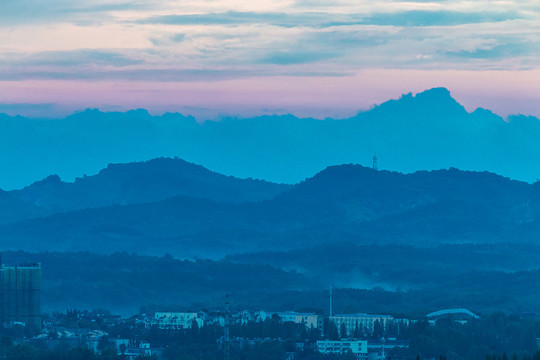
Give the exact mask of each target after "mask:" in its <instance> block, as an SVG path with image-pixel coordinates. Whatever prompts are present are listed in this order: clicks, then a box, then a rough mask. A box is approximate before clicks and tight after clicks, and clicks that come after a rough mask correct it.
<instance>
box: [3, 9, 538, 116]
mask: <svg viewBox="0 0 540 360" xmlns="http://www.w3.org/2000/svg"><path fill="white" fill-rule="evenodd" d="M539 80H540V3H539V2H538V1H537V0H520V1H482V0H479V1H462V0H439V1H428V0H424V1H423V0H410V1H390V0H379V1H365V0H354V1H348V0H336V1H320V0H275V1H252V0H251V1H244V0H226V1H225V0H180V1H177V0H175V1H170V0H154V1H141V0H139V1H122V0H107V1H104V0H86V1H84V2H82V1H80V0H50V1H43V0H2V1H0V112H5V113H8V114H23V115H26V116H33V117H55V116H61V115H67V114H69V113H71V112H73V111H78V110H82V109H85V108H100V109H102V110H105V111H113V110H115V111H116V110H128V109H133V108H146V109H148V110H149V111H150V112H151V113H154V114H160V113H163V112H166V111H170V112H175V111H177V112H182V113H184V114H192V115H195V116H197V117H198V118H199V119H203V120H204V119H212V118H216V117H218V116H223V115H239V116H251V115H259V114H274V113H277V114H279V113H293V114H295V115H298V116H313V117H316V118H325V117H334V118H339V117H348V116H351V115H353V114H355V113H356V112H358V111H359V110H365V109H368V108H370V107H371V106H373V105H374V104H378V103H381V102H383V101H385V100H387V99H390V98H397V97H399V96H400V95H401V94H403V93H408V92H413V93H416V92H420V91H422V90H425V89H428V88H432V87H438V86H444V87H447V88H448V89H450V90H451V91H452V95H453V96H454V97H455V98H456V99H457V100H458V101H459V102H460V103H462V104H463V105H464V106H465V107H466V108H467V109H468V110H470V111H472V110H474V109H475V108H477V107H484V108H488V109H491V110H493V111H495V112H496V113H498V114H500V115H502V116H507V115H509V114H516V113H521V114H528V115H535V116H540V81H539Z"/></svg>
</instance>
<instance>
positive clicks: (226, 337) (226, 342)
mask: <svg viewBox="0 0 540 360" xmlns="http://www.w3.org/2000/svg"><path fill="white" fill-rule="evenodd" d="M229 315H230V314H229V295H225V328H224V333H223V358H224V360H229V359H230V357H231V354H230V344H231V338H230V332H229V330H230V324H229Z"/></svg>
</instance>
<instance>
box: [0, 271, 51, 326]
mask: <svg viewBox="0 0 540 360" xmlns="http://www.w3.org/2000/svg"><path fill="white" fill-rule="evenodd" d="M0 321H1V322H2V323H15V322H19V323H24V324H25V325H26V326H32V327H37V328H40V327H41V264H40V263H29V264H21V265H18V266H4V264H1V265H0Z"/></svg>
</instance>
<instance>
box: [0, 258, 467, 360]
mask: <svg viewBox="0 0 540 360" xmlns="http://www.w3.org/2000/svg"><path fill="white" fill-rule="evenodd" d="M331 301H332V299H331V298H330V304H331ZM40 302H41V264H39V263H31V264H21V265H18V266H9V267H8V266H5V265H4V264H2V263H1V258H0V321H1V323H2V324H4V326H15V325H22V326H31V327H33V328H37V329H41V328H42V317H41V306H40ZM92 316H93V317H96V318H95V319H90V317H92ZM80 318H85V319H86V320H90V321H98V320H99V322H100V323H102V324H105V325H109V326H115V325H118V324H119V323H120V322H121V321H122V319H121V318H120V317H119V316H112V315H105V314H94V313H88V312H83V313H77V320H80ZM87 318H88V319H87ZM268 318H272V319H278V320H279V321H281V322H282V323H295V324H302V325H304V326H305V327H306V329H318V330H320V333H321V334H322V335H323V340H318V341H316V343H313V342H312V343H307V342H306V343H302V342H301V343H298V344H297V350H304V349H306V348H308V347H310V348H311V349H312V350H315V351H318V352H320V353H322V354H345V353H351V354H354V355H355V357H356V358H357V359H358V360H381V359H384V358H385V353H387V352H388V350H390V349H394V348H396V347H397V348H403V347H407V346H408V343H407V341H402V340H397V339H396V338H391V337H390V338H386V339H384V338H380V340H375V341H374V340H365V339H362V336H365V334H371V335H372V336H371V338H374V337H376V336H374V335H376V334H379V335H381V336H382V334H385V333H386V330H387V328H388V326H389V325H390V324H396V323H399V324H401V325H405V326H408V325H409V323H410V320H408V319H396V318H394V317H393V316H391V315H373V314H365V313H360V314H335V315H333V314H332V308H331V307H330V316H323V315H318V314H315V313H305V312H294V311H285V312H283V311H276V312H271V311H269V312H267V311H247V310H243V311H237V312H232V313H230V312H226V313H223V312H218V313H211V314H209V313H206V312H155V313H154V314H153V315H151V316H145V315H144V316H142V317H140V318H139V319H138V320H137V323H138V325H144V328H146V329H151V328H158V329H162V330H183V329H192V328H194V327H199V328H200V327H202V326H204V325H217V326H221V327H229V326H235V325H246V324H248V323H250V322H255V323H257V322H264V321H266V320H267V319H268ZM447 318H452V319H453V320H454V321H459V322H466V321H468V320H469V319H475V318H478V316H477V315H475V314H473V313H472V312H470V311H469V310H467V309H447V310H441V311H437V312H433V313H430V314H428V315H427V319H428V320H429V321H430V323H432V324H433V323H436V322H437V321H439V320H441V319H447ZM328 324H333V325H335V328H336V329H338V331H339V338H340V339H339V340H330V339H328V337H326V338H325V337H324V335H325V330H326V329H325V328H324V327H325V325H328ZM224 333H225V334H227V333H228V330H226V331H224ZM51 334H53V335H54V336H51ZM330 338H334V337H331V336H330ZM45 339H46V341H47V343H48V344H50V346H53V347H54V346H55V344H56V343H57V342H60V341H62V342H66V341H68V342H69V341H72V342H73V343H74V344H75V343H78V344H80V343H81V341H83V342H84V343H85V344H86V346H88V348H89V349H92V350H94V351H95V352H99V348H100V347H102V346H103V343H102V342H103V341H104V340H103V339H108V333H106V332H103V331H99V330H89V329H88V330H84V329H80V328H78V329H77V331H70V330H67V329H58V328H55V326H54V325H53V324H48V323H45V328H44V329H43V331H42V335H40V336H38V337H36V338H35V340H45ZM268 340H273V341H280V340H281V339H263V338H261V339H244V338H234V339H228V338H227V340H226V338H225V337H222V338H221V339H218V344H219V343H220V342H221V344H224V343H225V342H228V343H229V344H231V343H234V344H236V343H238V344H237V345H238V346H240V347H242V346H244V345H245V344H255V343H259V342H264V341H268ZM107 341H112V343H113V344H112V345H113V346H114V348H115V349H116V351H117V352H118V354H124V355H125V358H127V359H134V358H136V357H138V356H141V355H143V356H156V357H158V358H159V357H160V355H161V353H162V352H163V349H159V348H153V347H152V346H151V345H150V343H148V342H144V341H143V342H140V341H139V342H135V341H133V340H130V339H112V340H107ZM109 345H111V344H109Z"/></svg>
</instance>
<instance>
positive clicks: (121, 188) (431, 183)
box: [0, 159, 540, 258]
mask: <svg viewBox="0 0 540 360" xmlns="http://www.w3.org/2000/svg"><path fill="white" fill-rule="evenodd" d="M195 174H199V175H200V176H196V175H195ZM158 179H161V180H158ZM186 179H189V181H187V180H186ZM181 180H184V183H183V182H182V181H181ZM51 184H52V185H51ZM104 184H105V185H104ZM145 184H146V187H148V189H145ZM198 184H200V186H199V187H198ZM231 184H232V185H231ZM153 188H160V189H159V190H152V189H153ZM51 189H52V190H51ZM62 189H68V190H66V191H65V192H63V190H62ZM223 189H233V190H234V191H232V190H231V191H230V193H229V194H228V196H226V195H227V194H219V196H218V195H216V194H217V193H220V192H227V191H229V190H227V191H225V190H223ZM243 189H245V190H243ZM78 191H80V193H78ZM242 191H245V193H244V194H243V195H242V196H239V195H237V193H238V192H242ZM139 193H140V197H137V194H139ZM12 194H13V195H12ZM167 194H169V196H168V195H167ZM254 194H255V195H257V196H255V195H254ZM9 195H10V196H12V197H13V196H14V195H17V196H19V199H17V200H19V201H23V200H24V201H27V202H28V204H31V205H32V204H37V205H39V204H49V205H48V206H47V207H46V208H47V210H48V211H53V210H54V209H56V210H58V209H60V210H63V211H64V212H57V213H55V214H53V215H50V216H46V217H37V218H34V219H27V220H23V221H19V222H16V223H11V224H4V225H3V226H0V234H1V239H2V240H1V246H2V247H3V248H9V249H22V250H29V249H32V250H33V251H39V250H47V251H50V250H63V251H65V250H69V251H79V250H88V251H95V252H102V253H111V252H115V251H129V252H137V253H144V254H155V255H162V254H164V253H171V254H173V255H174V256H178V257H215V258H219V257H221V256H223V255H226V254H233V253H239V252H254V251H262V250H291V249H299V248H305V247H309V246H316V245H324V244H332V243H340V242H343V241H349V242H351V243H353V244H358V245H363V244H408V245H414V246H434V245H437V244H442V243H534V242H536V241H537V234H538V231H539V230H540V222H539V220H540V187H539V185H538V184H532V185H531V184H528V183H525V182H520V181H516V180H510V179H508V178H504V177H501V176H499V175H495V174H492V173H487V172H482V173H480V172H469V171H460V170H457V169H455V168H450V169H448V170H437V171H429V172H428V171H421V172H416V173H412V174H402V173H398V172H389V171H377V170H373V169H371V168H366V167H363V166H361V165H340V166H332V167H329V168H327V169H325V170H324V171H322V172H320V173H318V174H316V175H315V176H313V177H312V178H309V179H306V180H305V181H303V182H301V183H299V184H297V185H295V186H294V187H290V186H286V185H285V186H284V185H276V184H270V183H265V182H259V181H254V180H239V179H232V178H229V177H225V176H221V175H219V174H214V173H211V172H209V171H208V170H205V169H204V168H201V167H199V166H195V165H192V164H187V163H185V162H184V161H182V160H179V159H157V160H154V161H150V162H147V163H139V164H125V165H114V166H109V167H108V168H107V169H105V170H103V171H102V172H100V173H99V174H98V175H96V176H94V177H87V178H86V179H80V180H77V181H76V182H75V183H72V184H65V183H62V182H60V181H59V180H58V178H55V177H53V178H48V179H46V180H45V181H41V182H38V183H36V184H34V185H32V186H30V187H29V188H27V189H23V190H21V191H13V192H12V193H9ZM93 198H95V201H92V199H93ZM107 198H109V200H108V201H109V203H112V204H114V205H108V204H106V201H105V200H104V199H107ZM66 199H67V200H66ZM79 199H85V200H84V201H82V200H79ZM143 199H144V200H145V201H142V200H143ZM152 199H157V201H152ZM139 200H141V201H139ZM122 201H123V202H125V203H124V204H121V203H119V202H122ZM77 202H78V204H79V205H78V206H79V208H78V210H75V211H66V209H67V208H69V206H67V205H65V204H66V203H68V205H69V204H71V203H77ZM51 204H52V205H51ZM58 204H60V205H58ZM99 204H104V205H103V206H102V207H96V206H99ZM62 206H64V207H62ZM70 206H72V205H70ZM83 206H86V208H83ZM28 217H31V216H26V218H28Z"/></svg>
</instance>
